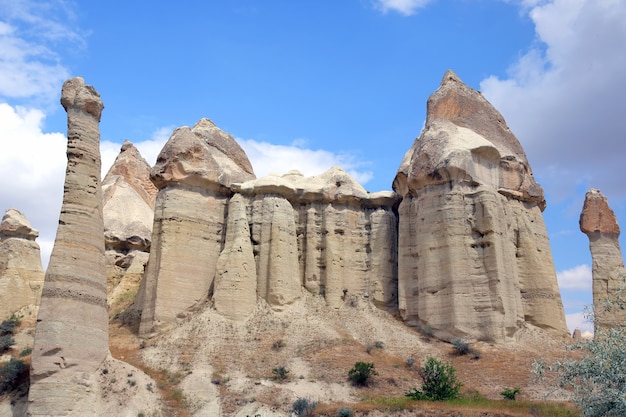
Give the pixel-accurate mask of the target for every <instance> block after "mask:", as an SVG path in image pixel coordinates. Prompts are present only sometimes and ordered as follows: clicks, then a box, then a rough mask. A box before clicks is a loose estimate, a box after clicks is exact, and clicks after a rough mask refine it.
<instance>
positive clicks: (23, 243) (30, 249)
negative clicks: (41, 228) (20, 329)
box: [0, 209, 44, 320]
mask: <svg viewBox="0 0 626 417" xmlns="http://www.w3.org/2000/svg"><path fill="white" fill-rule="evenodd" d="M37 236H39V232H38V231H37V230H35V229H33V227H32V226H31V225H30V223H29V222H28V220H27V219H26V217H24V215H23V214H22V213H20V212H19V211H18V210H16V209H8V210H7V211H6V212H5V213H4V216H3V217H2V222H1V223H0V320H1V319H3V318H6V317H8V316H10V315H11V314H13V313H15V312H16V311H18V310H19V309H21V308H22V307H25V306H27V305H39V299H40V297H41V290H42V287H43V280H44V271H43V267H42V265H41V252H40V250H39V245H38V244H37V242H35V239H36V238H37Z"/></svg>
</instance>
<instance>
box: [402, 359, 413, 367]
mask: <svg viewBox="0 0 626 417" xmlns="http://www.w3.org/2000/svg"><path fill="white" fill-rule="evenodd" d="M404 363H406V366H408V367H409V368H413V365H415V359H413V358H406V360H405V361H404Z"/></svg>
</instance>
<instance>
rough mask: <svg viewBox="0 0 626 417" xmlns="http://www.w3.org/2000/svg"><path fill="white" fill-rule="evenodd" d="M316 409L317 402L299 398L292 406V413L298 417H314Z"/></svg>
mask: <svg viewBox="0 0 626 417" xmlns="http://www.w3.org/2000/svg"><path fill="white" fill-rule="evenodd" d="M315 407H317V401H311V400H310V399H308V398H298V399H297V400H296V401H294V403H293V405H292V406H291V412H292V413H294V414H295V415H296V416H297V417H312V416H313V410H315Z"/></svg>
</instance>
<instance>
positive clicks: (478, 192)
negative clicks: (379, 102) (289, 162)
mask: <svg viewBox="0 0 626 417" xmlns="http://www.w3.org/2000/svg"><path fill="white" fill-rule="evenodd" d="M151 177H152V180H153V182H154V183H155V185H156V186H157V187H158V188H159V193H158V196H157V202H156V207H155V222H154V230H153V237H152V250H151V253H150V261H149V263H148V271H147V274H146V280H145V283H144V287H143V290H142V295H141V297H143V298H142V299H143V300H144V301H143V302H142V309H143V311H142V318H141V326H140V334H141V335H143V336H149V335H152V334H154V332H156V331H159V330H161V329H163V328H166V327H168V326H171V325H173V324H175V323H176V321H177V320H178V319H183V318H185V317H187V315H188V314H191V310H192V309H193V307H194V306H195V305H197V303H199V302H202V301H204V300H208V301H211V302H213V303H214V305H215V308H216V309H217V310H218V311H219V312H221V313H222V314H223V315H225V316H227V317H230V318H232V319H237V320H243V319H245V318H246V317H248V316H249V315H250V314H252V312H253V311H254V309H255V306H256V304H257V302H264V303H267V304H268V305H269V306H270V307H271V308H272V309H274V310H284V309H286V308H288V306H289V305H291V304H293V303H294V302H296V301H297V300H298V299H299V298H300V297H301V294H302V291H303V289H305V290H308V291H309V292H311V293H313V294H318V295H320V296H322V297H324V300H325V301H326V303H327V304H328V305H329V306H331V307H333V308H337V309H338V308H341V307H342V306H344V305H346V304H350V305H355V304H358V303H359V302H371V303H373V304H375V305H377V306H378V307H380V308H382V309H385V310H387V311H390V312H394V313H395V312H398V311H399V313H400V315H401V316H402V318H403V319H404V320H405V321H406V322H407V323H408V324H409V325H413V326H428V327H430V328H432V329H433V330H434V331H435V332H436V334H437V335H438V336H439V337H442V338H445V339H450V338H455V337H463V338H466V339H480V340H487V341H504V340H509V339H511V338H513V337H514V335H515V333H516V332H517V331H518V330H519V329H520V328H522V327H523V326H525V324H526V323H529V324H532V325H534V326H537V327H540V328H544V329H549V330H552V331H555V332H557V333H560V334H563V335H565V334H566V333H567V330H566V327H565V316H564V312H563V306H562V304H561V298H560V294H559V290H558V287H557V280H556V272H555V270H554V265H553V261H552V256H551V252H550V246H549V242H548V237H547V232H546V228H545V225H544V222H543V218H542V214H541V212H542V210H543V208H544V207H545V200H544V195H543V190H542V189H541V187H540V186H539V185H538V184H537V183H536V182H535V180H534V178H533V175H532V171H531V169H530V165H529V163H528V161H527V158H526V155H525V154H524V151H523V149H522V147H521V145H520V144H519V142H518V141H517V139H516V138H515V136H514V135H513V134H512V133H511V131H510V130H509V128H508V127H507V126H506V123H505V122H504V120H503V118H502V116H501V115H500V114H499V113H498V112H497V111H496V110H495V109H494V108H493V107H492V106H491V105H490V104H489V103H488V102H487V101H486V100H485V99H484V98H483V97H482V96H481V95H480V93H477V92H475V91H473V90H471V89H469V88H468V87H467V86H465V85H464V84H463V83H462V82H461V81H460V80H459V79H458V77H457V76H456V75H455V74H454V73H453V72H448V73H447V74H446V75H445V76H444V80H443V82H442V85H441V87H440V88H439V89H438V90H437V91H436V92H435V93H434V94H433V95H432V96H431V98H430V99H429V102H428V115H427V122H426V127H425V129H424V131H423V132H422V135H421V136H420V137H419V138H418V139H417V140H416V141H415V143H414V144H413V147H412V148H411V149H410V150H409V152H408V153H407V154H406V155H405V158H404V160H403V162H402V164H401V166H400V169H399V170H398V173H397V175H396V178H395V180H394V184H393V186H394V190H395V192H380V193H368V192H366V191H365V190H364V189H363V187H361V186H360V185H359V184H358V183H357V182H356V181H355V180H354V179H353V178H351V177H350V176H349V175H348V174H347V173H345V172H344V171H342V170H341V169H339V168H331V169H329V170H328V171H327V172H325V173H324V174H322V175H318V176H314V177H308V178H305V177H304V176H303V175H302V174H300V173H299V172H297V171H291V172H289V173H287V174H285V175H282V176H279V175H269V176H267V177H264V178H258V179H256V178H254V174H253V172H252V167H251V166H250V163H249V161H248V159H247V158H246V156H245V154H244V153H243V151H242V150H241V148H239V146H238V145H237V143H236V142H235V141H234V139H233V138H232V137H230V136H229V135H228V134H226V133H224V132H221V131H220V130H219V129H218V128H217V127H216V126H215V125H214V124H213V123H212V122H210V121H208V120H206V119H203V120H201V121H200V122H199V123H198V124H197V125H196V126H194V127H193V128H188V127H183V128H180V129H177V130H176V131H175V132H174V134H173V135H172V137H171V138H170V140H169V141H168V143H167V144H166V145H165V147H164V149H163V151H162V152H161V154H160V156H159V159H158V160H157V165H156V166H155V167H154V169H153V170H152V174H151ZM252 259H254V268H252V267H251V265H252ZM259 300H261V301H259Z"/></svg>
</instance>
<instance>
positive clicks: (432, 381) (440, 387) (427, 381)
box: [404, 357, 463, 401]
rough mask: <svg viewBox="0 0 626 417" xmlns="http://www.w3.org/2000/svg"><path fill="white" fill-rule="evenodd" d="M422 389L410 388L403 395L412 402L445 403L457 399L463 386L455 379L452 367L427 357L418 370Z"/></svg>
mask: <svg viewBox="0 0 626 417" xmlns="http://www.w3.org/2000/svg"><path fill="white" fill-rule="evenodd" d="M419 375H420V377H421V378H422V381H423V383H422V389H421V390H418V389H417V388H411V389H410V390H409V391H407V392H405V393H404V395H405V396H407V397H409V398H411V399H413V400H427V401H446V400H452V399H455V398H458V397H459V391H460V390H461V387H462V386H463V384H461V383H460V382H459V381H457V379H456V369H454V367H453V366H452V365H448V364H445V363H442V362H441V361H439V360H437V359H435V358H433V357H429V358H428V359H426V363H425V364H424V366H423V367H422V368H420V370H419Z"/></svg>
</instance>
